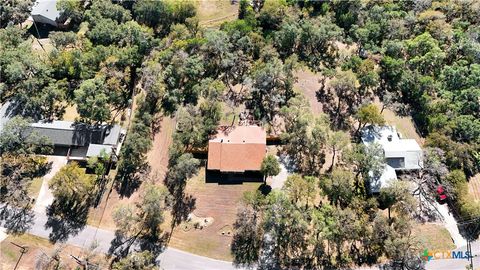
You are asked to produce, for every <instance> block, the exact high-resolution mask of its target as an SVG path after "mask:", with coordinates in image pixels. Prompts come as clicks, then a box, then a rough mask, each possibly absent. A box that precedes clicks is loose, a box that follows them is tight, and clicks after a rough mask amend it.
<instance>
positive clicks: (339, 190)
mask: <svg viewBox="0 0 480 270" xmlns="http://www.w3.org/2000/svg"><path fill="white" fill-rule="evenodd" d="M319 183H320V187H321V189H322V191H323V192H324V193H325V194H326V195H327V196H328V198H329V200H330V202H331V204H333V205H336V206H341V207H346V206H348V205H350V204H351V202H352V200H353V197H354V196H355V175H354V174H353V173H352V172H351V171H348V170H345V169H340V168H335V169H333V171H332V172H331V173H330V174H329V175H327V176H325V177H323V178H322V179H321V181H320V182H319Z"/></svg>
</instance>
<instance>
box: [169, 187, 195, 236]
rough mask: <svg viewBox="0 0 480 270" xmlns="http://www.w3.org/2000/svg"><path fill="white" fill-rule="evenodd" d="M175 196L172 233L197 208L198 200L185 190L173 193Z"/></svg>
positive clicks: (172, 211)
mask: <svg viewBox="0 0 480 270" xmlns="http://www.w3.org/2000/svg"><path fill="white" fill-rule="evenodd" d="M173 196H174V198H175V199H174V201H173V204H172V210H171V214H172V223H171V232H170V234H171V233H173V229H174V228H175V227H176V226H178V225H180V224H181V223H182V222H184V221H186V220H187V219H188V215H189V214H190V213H192V212H193V211H194V210H195V208H196V201H197V199H196V198H195V197H193V196H192V195H190V194H185V193H184V192H183V191H182V192H181V193H180V192H179V193H176V194H173Z"/></svg>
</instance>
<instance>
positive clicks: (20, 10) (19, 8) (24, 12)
mask: <svg viewBox="0 0 480 270" xmlns="http://www.w3.org/2000/svg"><path fill="white" fill-rule="evenodd" d="M34 3H35V1H33V0H20V1H18V0H5V2H3V3H2V6H0V28H5V27H6V26H7V25H10V24H13V25H16V24H19V23H23V22H24V21H25V20H26V19H27V18H28V16H30V12H31V10H32V6H33V4H34Z"/></svg>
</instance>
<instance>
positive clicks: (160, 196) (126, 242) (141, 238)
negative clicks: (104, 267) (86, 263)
mask: <svg viewBox="0 0 480 270" xmlns="http://www.w3.org/2000/svg"><path fill="white" fill-rule="evenodd" d="M169 201H170V196H169V194H168V190H167V189H166V188H165V187H161V186H156V185H153V184H150V183H147V184H146V185H145V186H144V187H143V190H142V192H141V194H140V201H139V202H138V203H136V204H135V206H134V207H132V206H131V205H120V206H118V207H117V208H116V209H115V211H114V212H113V214H112V217H113V220H114V221H115V224H116V226H117V230H116V238H115V239H114V240H112V246H111V247H110V250H109V253H110V254H113V255H115V256H117V257H118V258H124V257H126V256H127V255H128V254H129V253H130V248H131V247H132V246H135V245H139V247H140V249H141V250H142V251H149V252H151V253H152V256H154V257H153V258H155V257H156V256H158V254H159V253H161V252H162V251H163V249H164V247H165V240H166V237H167V235H165V234H163V231H162V229H161V227H160V226H161V224H162V223H163V222H164V220H165V217H164V212H165V211H166V210H167V209H168V207H169ZM131 256H132V257H130V258H129V259H128V258H127V259H125V260H124V261H123V263H134V262H132V260H135V258H136V257H135V255H131ZM144 256H147V253H145V254H143V255H141V257H140V258H142V259H147V258H148V257H144ZM140 258H138V259H140ZM147 261H148V260H147ZM153 262H154V260H152V261H150V263H153ZM123 263H120V264H119V265H123ZM143 263H146V261H143ZM140 266H141V265H139V267H140ZM122 269H123V268H122ZM139 269H143V268H139Z"/></svg>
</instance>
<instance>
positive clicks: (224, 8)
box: [197, 0, 238, 28]
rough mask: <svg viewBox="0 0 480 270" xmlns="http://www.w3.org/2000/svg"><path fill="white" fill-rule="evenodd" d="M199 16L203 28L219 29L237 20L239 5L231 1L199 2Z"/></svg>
mask: <svg viewBox="0 0 480 270" xmlns="http://www.w3.org/2000/svg"><path fill="white" fill-rule="evenodd" d="M197 16H198V19H199V21H200V24H201V25H202V26H205V27H209V28H210V27H211V28H214V27H219V26H220V25H221V24H222V23H223V22H226V21H231V20H234V19H236V18H237V16H238V4H232V3H231V1H229V0H197Z"/></svg>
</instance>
